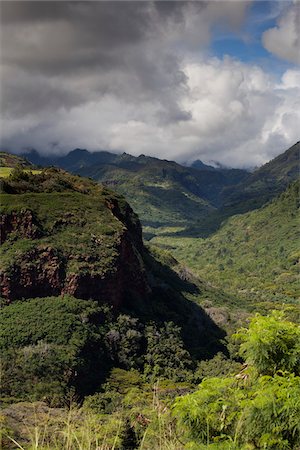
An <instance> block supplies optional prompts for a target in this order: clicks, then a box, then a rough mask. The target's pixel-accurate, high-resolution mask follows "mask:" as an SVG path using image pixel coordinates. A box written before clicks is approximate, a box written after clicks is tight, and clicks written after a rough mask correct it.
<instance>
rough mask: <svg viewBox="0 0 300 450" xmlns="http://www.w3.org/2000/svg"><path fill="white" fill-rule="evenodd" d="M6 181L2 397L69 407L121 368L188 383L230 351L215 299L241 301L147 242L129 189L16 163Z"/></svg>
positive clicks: (0, 278) (0, 224) (0, 269)
mask: <svg viewBox="0 0 300 450" xmlns="http://www.w3.org/2000/svg"><path fill="white" fill-rule="evenodd" d="M1 189H2V193H1V221H0V232H1V249H0V256H1V265H0V282H1V283H0V284H1V297H2V298H1V303H2V311H1V321H2V322H1V329H2V334H1V336H0V345H1V353H2V356H3V358H2V360H3V361H2V362H3V374H2V376H3V377H4V378H3V379H4V380H6V381H5V382H4V385H5V389H4V388H3V389H2V395H3V396H6V397H8V398H11V397H16V398H18V399H20V400H22V399H23V400H24V399H41V398H43V396H44V395H46V393H47V392H48V394H47V395H51V396H53V398H55V399H57V400H55V401H56V402H58V404H61V402H63V398H65V396H66V395H67V392H69V391H70V390H72V389H73V390H74V392H76V395H79V396H80V397H82V396H84V395H86V394H87V393H94V392H95V390H96V389H100V388H101V386H102V384H103V382H104V381H105V379H106V378H107V377H108V375H109V373H110V371H111V370H112V369H113V368H119V369H122V370H130V369H135V370H137V371H138V372H139V374H140V375H141V376H144V377H145V379H148V377H150V378H151V376H152V375H154V374H156V375H157V376H160V377H162V378H167V379H173V380H174V381H182V380H184V378H185V376H192V372H191V369H192V368H195V367H196V366H197V364H198V362H199V361H200V360H201V359H203V358H209V357H212V356H213V355H215V354H216V353H217V352H220V351H221V352H223V354H226V355H228V351H227V349H226V347H225V345H224V342H223V341H222V340H223V338H224V337H225V334H226V333H225V331H224V329H222V328H221V327H220V326H219V325H220V321H218V323H219V325H218V324H217V323H215V321H214V316H213V314H212V312H211V311H210V310H209V306H211V305H214V311H213V312H214V314H215V317H217V313H218V311H219V310H220V315H221V316H222V308H223V307H224V305H226V304H227V303H228V304H229V305H230V304H236V300H235V299H234V297H233V296H230V295H228V294H224V293H223V292H222V291H218V290H217V289H214V288H212V287H210V286H209V285H207V284H206V283H205V282H201V281H200V280H198V279H196V277H193V275H192V274H191V273H189V271H188V270H187V269H186V268H185V267H183V266H182V265H180V264H179V263H178V262H177V261H176V260H175V259H174V258H173V257H172V256H170V255H168V254H166V253H165V252H162V251H159V250H156V249H154V250H151V248H146V247H145V246H144V244H143V241H142V230H141V225H140V222H139V219H138V217H137V215H136V214H135V213H134V212H133V210H132V209H131V207H130V206H129V204H128V203H127V202H126V201H125V199H124V198H123V197H122V196H120V195H119V194H116V193H114V192H112V191H110V190H109V189H108V188H107V187H104V186H103V185H100V184H98V183H96V182H94V181H92V180H89V179H87V178H83V177H79V176H75V175H71V174H69V173H67V172H65V171H62V170H61V169H56V168H48V169H43V170H41V171H40V173H38V174H32V173H31V172H27V171H26V170H21V169H20V168H19V167H17V168H16V169H15V170H13V172H12V174H11V175H10V176H9V177H8V178H6V179H4V180H2V183H1ZM201 305H203V306H206V307H207V311H205V310H204V309H203V307H201ZM221 325H222V327H223V328H226V327H227V325H228V329H229V328H230V327H231V324H229V323H228V320H227V319H226V317H225V320H223V323H222V324H221ZM153 336H154V337H155V336H161V337H160V338H159V339H158V340H157V339H156V338H154V337H153ZM153 339H154V340H153ZM170 343H172V345H171V346H170ZM224 357H225V356H224ZM172 361H173V362H172ZM174 361H177V362H178V366H177V363H176V364H175V362H174ZM179 367H181V369H180V370H179ZM75 373H76V375H75ZM8 380H9V381H8ZM87 380H88V382H87ZM50 381H51V382H50Z"/></svg>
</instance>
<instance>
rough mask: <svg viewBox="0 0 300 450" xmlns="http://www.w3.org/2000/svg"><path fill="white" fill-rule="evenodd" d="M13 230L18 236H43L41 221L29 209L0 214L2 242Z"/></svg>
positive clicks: (1, 242)
mask: <svg viewBox="0 0 300 450" xmlns="http://www.w3.org/2000/svg"><path fill="white" fill-rule="evenodd" d="M13 232H16V233H17V234H18V238H20V237H22V238H28V239H36V238H39V237H40V236H42V229H41V226H40V224H39V221H38V220H37V218H36V217H35V215H34V214H33V212H32V211H30V210H28V209H25V210H22V211H20V212H11V213H7V214H2V215H1V216H0V244H3V243H4V242H5V241H6V239H7V237H8V236H9V235H10V233H13Z"/></svg>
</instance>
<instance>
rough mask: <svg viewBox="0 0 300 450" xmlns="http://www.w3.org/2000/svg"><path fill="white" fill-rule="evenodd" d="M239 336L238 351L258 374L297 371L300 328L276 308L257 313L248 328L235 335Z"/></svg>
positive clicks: (297, 372) (298, 368) (299, 353)
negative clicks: (270, 313) (271, 310)
mask: <svg viewBox="0 0 300 450" xmlns="http://www.w3.org/2000/svg"><path fill="white" fill-rule="evenodd" d="M235 336H236V338H237V339H241V341H242V345H241V347H240V354H241V356H242V357H243V358H245V360H246V363H247V364H248V365H250V366H253V367H255V369H256V370H257V372H258V373H259V374H261V375H274V374H275V373H276V372H278V371H288V372H293V373H295V374H296V375H299V374H300V327H299V326H297V325H296V324H294V323H292V322H289V321H287V320H285V319H284V316H283V314H282V313H281V312H279V311H273V313H272V315H271V316H267V317H264V316H261V315H260V314H256V316H255V317H254V318H253V319H252V320H251V322H250V326H249V328H248V329H245V328H244V329H242V330H240V331H239V333H237V334H236V335H235Z"/></svg>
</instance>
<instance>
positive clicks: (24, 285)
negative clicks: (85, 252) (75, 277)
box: [0, 246, 66, 302]
mask: <svg viewBox="0 0 300 450" xmlns="http://www.w3.org/2000/svg"><path fill="white" fill-rule="evenodd" d="M65 268H66V261H65V259H64V257H63V255H61V254H60V253H59V252H58V251H57V250H55V249H53V248H51V247H49V246H38V247H36V248H34V249H32V250H29V251H28V252H26V253H25V254H23V255H22V256H21V257H19V258H18V259H16V261H15V262H14V264H13V265H12V266H11V267H10V268H9V269H7V270H2V271H1V272H0V285H1V297H3V298H4V299H6V300H7V301H8V302H10V301H12V300H15V299H22V298H34V297H46V296H48V295H59V294H60V292H61V290H62V286H63V283H64V278H65Z"/></svg>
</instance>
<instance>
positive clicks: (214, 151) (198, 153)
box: [1, 2, 300, 167]
mask: <svg viewBox="0 0 300 450" xmlns="http://www.w3.org/2000/svg"><path fill="white" fill-rule="evenodd" d="M248 7H249V4H248V3H246V2H220V3H219V2H140V3H137V2H2V5H1V9H2V14H1V16H2V17H1V18H2V21H3V24H4V25H3V27H2V35H1V47H2V52H1V63H2V69H1V88H2V89H1V90H2V92H1V114H2V121H3V122H2V123H3V125H2V133H1V147H2V148H7V149H9V150H13V151H23V150H24V149H26V148H35V149H37V150H39V151H40V152H42V153H43V152H44V153H49V152H54V153H66V152H68V151H69V150H71V149H73V148H76V147H81V148H87V149H89V150H94V151H96V150H100V149H108V150H111V151H126V152H128V153H131V154H134V155H138V154H141V153H145V154H149V155H153V156H158V157H160V158H168V159H176V160H177V161H180V162H187V161H192V160H193V159H196V158H199V159H202V160H204V161H210V160H217V161H220V162H221V163H223V164H227V165H232V166H234V167H245V166H253V165H258V164H261V163H263V162H265V161H266V160H268V159H270V158H272V157H273V156H275V155H276V154H278V153H279V152H281V151H282V150H284V149H285V148H287V146H289V145H290V144H293V143H294V141H296V140H297V128H298V126H297V123H299V119H300V117H299V113H298V111H300V108H299V106H300V105H299V100H297V99H299V94H300V92H299V91H300V88H299V76H300V75H299V71H297V70H296V69H289V70H287V71H286V72H285V73H284V75H283V76H282V78H281V80H280V81H279V82H278V80H276V79H274V78H272V76H271V75H270V74H268V73H266V72H264V71H263V70H262V69H261V68H259V67H256V66H252V65H247V64H244V63H242V62H240V61H237V60H234V59H230V58H228V57H225V58H223V59H218V58H214V57H212V56H211V55H209V53H208V52H207V47H208V45H209V43H210V40H211V36H212V33H213V29H214V27H216V26H219V27H223V28H224V29H225V28H226V27H227V28H228V29H230V30H237V29H238V28H239V27H240V26H241V24H242V23H243V20H244V18H245V14H246V13H247V9H248ZM284 20H288V19H284V18H283V19H282V22H280V23H279V28H278V29H279V30H280V29H281V28H280V27H283V28H284V26H285V25H284ZM289 20H291V19H289ZM269 31H270V32H271V31H272V30H269ZM266 33H268V32H266ZM266 36H268V35H267V34H265V35H264V39H265V42H266V40H268V38H266ZM279 40H280V39H279ZM280 42H282V41H281V40H280ZM265 45H267V44H265Z"/></svg>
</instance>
